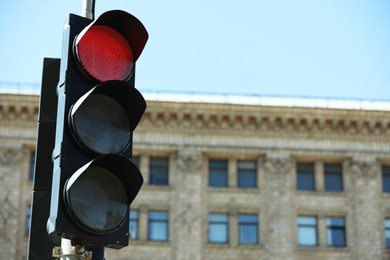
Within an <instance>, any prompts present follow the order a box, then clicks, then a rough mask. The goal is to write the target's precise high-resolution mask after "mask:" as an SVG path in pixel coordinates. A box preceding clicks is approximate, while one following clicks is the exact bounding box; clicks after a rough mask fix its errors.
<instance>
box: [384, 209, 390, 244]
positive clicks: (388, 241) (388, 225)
mask: <svg viewBox="0 0 390 260" xmlns="http://www.w3.org/2000/svg"><path fill="white" fill-rule="evenodd" d="M386 222H387V223H386ZM383 226H384V229H385V231H384V232H385V248H386V249H388V250H389V249H390V217H387V218H385V219H384V221H383ZM387 234H388V236H387Z"/></svg>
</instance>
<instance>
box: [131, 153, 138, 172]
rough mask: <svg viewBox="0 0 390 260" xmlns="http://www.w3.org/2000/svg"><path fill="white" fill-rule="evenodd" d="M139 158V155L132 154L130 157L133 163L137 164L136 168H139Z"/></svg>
mask: <svg viewBox="0 0 390 260" xmlns="http://www.w3.org/2000/svg"><path fill="white" fill-rule="evenodd" d="M139 160H140V158H139V156H133V157H132V158H131V161H132V162H133V163H134V164H135V166H137V168H138V169H139Z"/></svg>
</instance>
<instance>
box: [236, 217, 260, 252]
mask: <svg viewBox="0 0 390 260" xmlns="http://www.w3.org/2000/svg"><path fill="white" fill-rule="evenodd" d="M238 233H239V242H240V244H244V245H254V244H257V243H258V220H257V215H239V216H238Z"/></svg>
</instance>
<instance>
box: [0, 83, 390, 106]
mask: <svg viewBox="0 0 390 260" xmlns="http://www.w3.org/2000/svg"><path fill="white" fill-rule="evenodd" d="M39 92H40V91H39V85H38V84H31V83H7V84H5V83H4V82H3V83H2V84H1V86H0V94H15V95H39V94H40V93H39ZM141 92H142V95H143V96H144V97H145V99H146V100H147V101H157V102H180V103H208V104H230V105H247V106H272V107H295V108H322V109H340V110H343V109H344V110H367V111H390V101H379V100H378V101H377V100H354V99H340V98H312V97H287V96H286V97H284V96H260V95H249V94H248V95H235V94H210V93H173V92H153V91H147V90H141Z"/></svg>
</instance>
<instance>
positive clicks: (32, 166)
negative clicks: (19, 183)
mask: <svg viewBox="0 0 390 260" xmlns="http://www.w3.org/2000/svg"><path fill="white" fill-rule="evenodd" d="M34 173H35V152H32V153H31V154H30V169H29V173H28V180H29V181H33V180H34Z"/></svg>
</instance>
